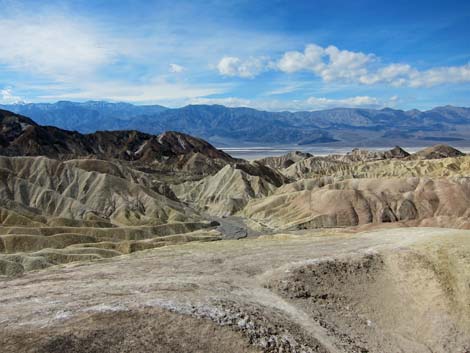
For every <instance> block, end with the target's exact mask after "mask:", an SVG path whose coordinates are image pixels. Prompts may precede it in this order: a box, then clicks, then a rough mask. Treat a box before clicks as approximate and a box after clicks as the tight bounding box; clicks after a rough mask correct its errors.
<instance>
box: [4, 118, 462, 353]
mask: <svg viewBox="0 0 470 353" xmlns="http://www.w3.org/2000/svg"><path fill="white" fill-rule="evenodd" d="M469 332H470V156H469V155H466V154H465V153H462V152H461V151H459V150H458V149H455V148H452V147H450V146H447V145H435V146H432V147H428V148H425V149H422V150H419V151H417V152H414V153H411V154H410V153H408V152H407V151H405V150H404V149H402V148H400V147H395V148H393V149H390V150H386V151H367V150H359V149H355V150H353V151H351V152H349V153H346V154H341V155H339V154H338V155H328V156H314V155H311V154H309V153H303V152H291V153H288V154H285V155H282V156H278V157H267V158H262V159H258V160H255V161H246V160H242V159H237V158H233V157H232V156H230V155H229V154H227V153H225V152H223V151H220V150H218V149H216V148H214V147H213V146H212V145H210V144H209V143H207V142H205V141H203V140H201V139H198V138H194V137H192V136H189V135H186V134H182V133H178V132H171V131H170V132H166V133H163V134H160V135H149V134H144V133H141V132H138V131H112V132H110V131H102V132H96V133H93V134H81V133H78V132H72V131H67V130H61V129H58V128H54V127H49V126H41V125H38V124H36V123H35V122H34V121H32V120H30V119H28V118H26V117H23V116H20V115H17V114H14V113H11V112H8V111H1V110H0V351H1V352H2V353H3V352H5V353H7V352H8V353H9V352H57V353H58V352H96V353H98V352H470V335H469Z"/></svg>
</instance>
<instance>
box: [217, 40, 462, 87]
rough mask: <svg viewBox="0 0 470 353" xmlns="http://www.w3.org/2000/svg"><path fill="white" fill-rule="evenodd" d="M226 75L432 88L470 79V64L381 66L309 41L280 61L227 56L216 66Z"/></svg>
mask: <svg viewBox="0 0 470 353" xmlns="http://www.w3.org/2000/svg"><path fill="white" fill-rule="evenodd" d="M217 68H218V70H219V73H220V74H221V75H223V76H239V77H249V78H253V77H255V76H257V75H259V74H261V73H262V72H264V71H268V70H277V71H281V72H284V73H287V74H292V73H296V72H311V73H312V74H314V75H315V76H317V77H320V78H321V79H322V80H323V81H324V82H327V83H329V82H343V83H353V84H361V85H376V84H386V85H391V86H395V87H400V86H409V87H432V86H436V85H442V84H448V83H452V84H455V83H466V82H470V63H467V64H465V65H462V66H443V67H435V68H431V69H428V70H422V71H420V70H418V69H416V68H414V67H412V66H411V65H408V64H401V63H392V64H388V65H381V63H380V60H379V58H377V57H376V56H375V55H374V54H365V53H362V52H353V51H349V50H341V49H338V48H337V47H335V46H333V45H330V46H328V47H321V46H319V45H316V44H308V45H307V46H306V47H305V49H304V51H302V52H301V51H288V52H285V53H284V54H283V55H282V56H281V57H280V58H279V59H277V60H272V61H271V60H268V59H267V58H265V57H263V58H249V59H247V60H242V59H240V58H238V57H224V58H222V59H221V60H220V62H219V64H218V66H217Z"/></svg>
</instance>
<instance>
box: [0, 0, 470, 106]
mask: <svg viewBox="0 0 470 353" xmlns="http://www.w3.org/2000/svg"><path fill="white" fill-rule="evenodd" d="M0 13H1V16H0V104H11V103H18V102H55V101H59V100H72V101H87V100H107V101H122V102H129V103H134V104H161V105H165V106H169V107H180V106H184V105H187V104H223V105H226V106H248V107H253V108H257V109H263V110H270V111H280V110H291V111H296V110H318V109H327V108H333V107H364V108H383V107H392V108H399V109H414V108H416V109H420V110H426V109H431V108H433V107H435V106H441V105H447V104H451V105H456V106H467V107H469V106H470V94H469V93H470V1H468V0H461V1H454V0H446V1H434V0H427V1H413V0H408V1H402V0H395V1H377V0H374V1H372V0H355V1H350V0H348V1H339V0H327V1H323V0H318V1H314V0H310V1H301V0H296V1H292V0H291V1H281V0H262V1H254V0H251V1H250V0H246V1H245V0H240V1H232V0H207V1H200V0H193V1H179V0H173V1H166V0H164V1H153V0H145V1H143V0H132V1H131V0H119V1H115V0H48V1H37V0H26V1H14V0H0Z"/></svg>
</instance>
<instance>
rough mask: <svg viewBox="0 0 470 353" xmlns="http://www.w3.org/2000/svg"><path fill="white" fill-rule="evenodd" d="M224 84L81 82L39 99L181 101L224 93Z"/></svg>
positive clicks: (161, 102)
mask: <svg viewBox="0 0 470 353" xmlns="http://www.w3.org/2000/svg"><path fill="white" fill-rule="evenodd" d="M226 89H227V85H223V84H218V85H203V84H201V85H192V84H187V83H173V82H167V81H165V80H162V79H159V80H154V81H153V82H150V83H145V84H129V83H126V82H124V81H99V82H85V83H83V84H82V86H81V88H80V89H79V90H78V91H77V90H76V89H75V88H74V87H69V89H67V90H66V92H65V93H64V87H61V89H60V90H59V93H57V94H48V95H42V96H39V97H38V99H39V100H41V101H51V100H64V99H70V100H88V99H96V97H99V99H103V100H110V101H120V102H130V103H160V104H164V103H166V102H181V101H183V100H187V99H192V98H196V97H203V96H207V95H212V94H220V93H223V92H225V90H226Z"/></svg>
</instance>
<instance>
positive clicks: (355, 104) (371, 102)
mask: <svg viewBox="0 0 470 353" xmlns="http://www.w3.org/2000/svg"><path fill="white" fill-rule="evenodd" d="M397 100H398V97H396V96H394V97H390V98H389V99H386V100H380V99H378V98H375V97H370V96H356V97H348V98H341V99H331V98H325V97H309V98H307V99H304V100H290V101H283V100H251V99H244V98H236V97H228V98H194V99H191V100H189V101H188V103H189V104H222V105H225V106H227V107H249V108H254V109H261V110H267V111H300V110H320V109H328V108H338V107H342V108H371V109H379V108H384V107H393V106H395V104H396V102H397Z"/></svg>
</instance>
